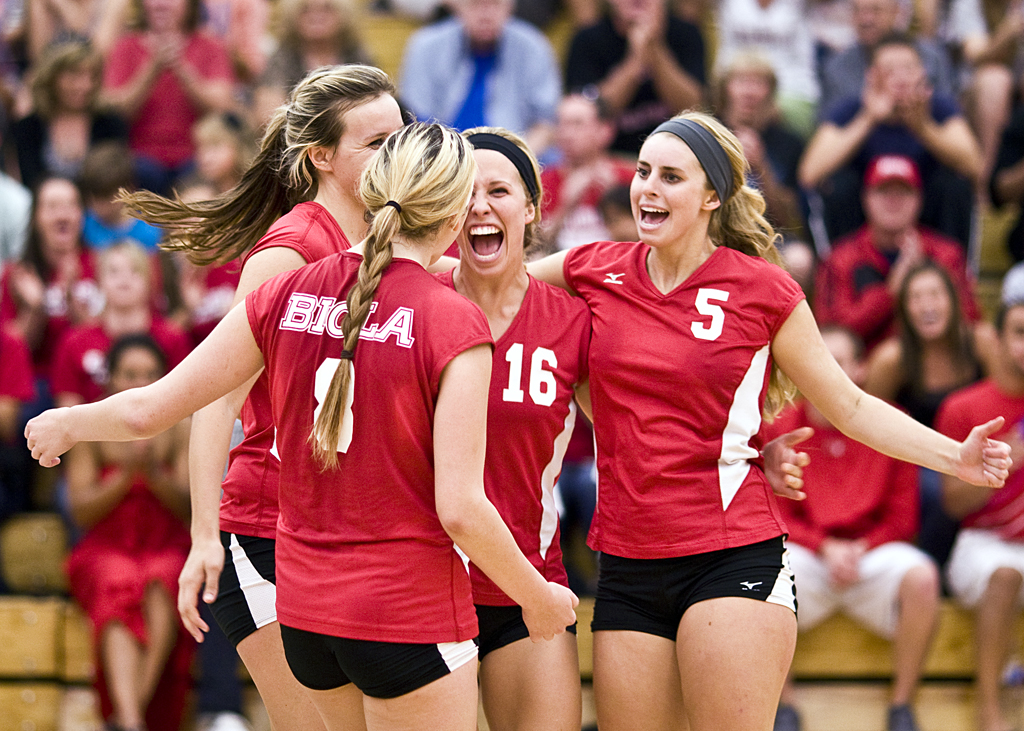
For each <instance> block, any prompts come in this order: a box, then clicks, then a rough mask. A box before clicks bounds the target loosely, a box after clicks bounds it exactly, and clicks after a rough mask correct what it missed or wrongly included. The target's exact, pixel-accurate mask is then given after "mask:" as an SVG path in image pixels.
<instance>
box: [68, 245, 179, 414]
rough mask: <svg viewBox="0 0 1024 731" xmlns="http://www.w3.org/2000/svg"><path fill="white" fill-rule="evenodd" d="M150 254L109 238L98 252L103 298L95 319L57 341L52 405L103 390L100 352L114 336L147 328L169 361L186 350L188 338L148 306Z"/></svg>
mask: <svg viewBox="0 0 1024 731" xmlns="http://www.w3.org/2000/svg"><path fill="white" fill-rule="evenodd" d="M149 267H150V259H149V257H148V256H147V254H146V252H145V251H143V250H142V248H141V247H140V246H139V245H138V244H135V243H134V242H124V243H121V244H115V245H114V246H111V247H110V248H109V249H107V250H106V251H104V252H103V254H101V255H100V258H99V266H98V269H99V282H100V291H101V292H102V293H103V296H104V298H105V300H106V304H105V306H104V308H103V312H102V313H101V314H100V317H99V321H98V322H97V323H95V324H91V325H84V326H80V327H77V328H73V329H72V330H70V331H68V333H67V334H66V335H65V336H64V338H63V340H62V341H61V343H60V345H59V346H58V347H57V352H56V356H55V358H54V363H53V373H52V376H51V382H50V385H51V388H52V390H53V395H54V400H55V402H56V404H57V405H58V406H74V405H75V404H81V403H88V402H90V401H95V400H97V399H99V398H100V397H101V396H103V394H104V393H105V390H106V385H107V369H106V356H107V351H108V350H109V349H110V346H111V344H112V343H113V341H114V340H116V339H117V338H120V337H122V336H124V335H129V334H135V333H147V334H149V335H150V336H151V337H152V338H153V340H155V341H156V343H157V345H159V346H160V349H161V350H163V351H164V353H166V354H167V361H168V364H169V366H170V367H174V366H175V365H177V364H178V363H180V362H181V361H182V360H184V358H185V356H186V355H188V353H189V350H190V349H191V341H190V340H189V338H188V336H187V335H186V334H185V333H184V332H182V331H181V329H179V328H178V327H176V326H175V325H173V324H171V323H170V322H168V321H167V320H165V319H163V318H162V317H160V316H159V315H157V314H155V313H154V312H153V310H152V307H151V306H150V291H149V288H150V281H151V275H150V271H149Z"/></svg>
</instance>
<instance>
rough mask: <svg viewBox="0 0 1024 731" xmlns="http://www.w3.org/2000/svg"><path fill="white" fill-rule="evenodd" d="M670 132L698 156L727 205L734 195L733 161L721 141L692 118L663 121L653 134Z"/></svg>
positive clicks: (698, 160) (712, 185)
mask: <svg viewBox="0 0 1024 731" xmlns="http://www.w3.org/2000/svg"><path fill="white" fill-rule="evenodd" d="M659 132H668V133H670V134H674V135H675V136H676V137H678V138H679V139H681V140H682V141H683V142H685V143H686V145H687V147H689V148H690V149H691V150H693V154H694V155H696V156H697V162H699V163H700V166H701V167H702V168H704V173H705V174H706V175H707V176H708V181H709V182H710V183H711V187H712V188H714V189H715V192H716V193H718V200H720V201H721V202H722V205H725V202H726V201H727V200H729V197H730V196H731V195H732V163H731V162H730V161H729V155H728V154H726V152H725V150H724V149H723V148H722V145H721V143H720V142H719V141H718V140H717V139H716V138H715V136H714V135H713V134H711V132H709V131H708V129H707V128H706V127H705V126H704V125H702V124H699V123H697V122H694V121H693V120H692V119H670V120H668V121H667V122H662V123H661V124H659V125H658V126H657V127H655V129H654V131H653V132H651V135H652V136H653V135H656V134H658V133H659Z"/></svg>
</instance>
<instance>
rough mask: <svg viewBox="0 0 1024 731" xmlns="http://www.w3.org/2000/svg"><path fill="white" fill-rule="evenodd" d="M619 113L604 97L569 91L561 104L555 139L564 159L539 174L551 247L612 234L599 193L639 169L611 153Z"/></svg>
mask: <svg viewBox="0 0 1024 731" xmlns="http://www.w3.org/2000/svg"><path fill="white" fill-rule="evenodd" d="M614 139H615V118H614V117H613V116H612V115H611V113H610V111H609V109H608V107H607V105H605V103H604V102H603V101H601V99H599V98H596V97H592V96H585V95H583V94H570V95H568V96H567V97H565V98H564V99H563V100H562V101H561V103H560V104H559V105H558V123H557V127H556V128H555V144H557V145H558V150H559V152H561V154H562V158H561V160H560V161H559V162H558V163H557V164H555V165H550V166H548V167H546V168H545V169H544V172H543V173H541V185H542V187H543V189H544V200H543V201H542V202H541V213H542V214H543V221H544V237H545V239H547V240H548V241H549V242H550V244H551V246H550V248H551V249H571V248H572V247H574V246H579V245H580V244H589V243H590V242H591V241H604V240H607V239H610V238H611V234H610V233H609V231H608V229H607V228H606V227H605V225H604V222H603V221H602V219H601V213H600V211H599V204H600V202H601V197H602V196H603V195H604V194H605V192H606V191H608V190H609V189H610V188H614V187H615V186H617V185H627V186H628V185H629V183H630V181H631V180H632V179H633V173H634V171H635V169H636V166H635V165H632V164H630V163H628V162H626V161H624V160H621V159H619V158H616V157H613V156H612V155H609V154H608V148H609V147H611V144H612V140H614Z"/></svg>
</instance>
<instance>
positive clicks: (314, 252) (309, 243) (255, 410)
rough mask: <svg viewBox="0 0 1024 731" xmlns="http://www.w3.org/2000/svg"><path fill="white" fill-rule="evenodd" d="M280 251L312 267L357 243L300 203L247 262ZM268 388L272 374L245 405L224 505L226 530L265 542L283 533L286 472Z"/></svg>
mask: <svg viewBox="0 0 1024 731" xmlns="http://www.w3.org/2000/svg"><path fill="white" fill-rule="evenodd" d="M277 246H282V247H285V248H287V249H293V250H295V251H297V252H298V253H299V254H300V255H301V256H302V258H303V259H305V260H306V262H307V263H312V262H314V261H319V260H320V259H323V258H325V257H328V256H331V255H332V254H337V253H338V252H341V251H345V250H347V249H348V248H350V247H351V244H350V243H349V241H348V239H347V238H346V237H345V233H344V232H343V231H342V230H341V227H340V226H339V225H338V222H337V221H336V220H335V219H334V216H332V215H331V214H330V212H329V211H328V210H327V209H326V208H324V207H323V206H321V205H320V204H319V203H312V202H310V203H300V204H298V205H297V206H295V207H294V208H293V209H292V210H291V211H289V212H288V213H286V214H285V215H284V216H282V217H281V218H279V219H278V220H277V221H276V222H275V223H274V225H273V226H271V227H270V230H269V231H267V233H266V234H265V235H264V236H263V238H262V239H260V240H259V241H258V242H257V243H256V245H255V246H254V247H252V249H250V250H249V253H248V254H246V256H245V261H248V260H249V258H250V257H251V256H252V255H253V254H255V253H256V252H258V251H263V250H264V249H271V248H274V247H277ZM243 266H244V262H243ZM341 299H344V297H342V298H341ZM267 389H268V383H267V374H266V373H262V374H260V377H259V378H257V379H256V382H255V383H254V384H253V385H252V388H251V389H250V390H249V397H248V398H247V399H246V400H245V404H244V405H243V406H242V413H241V419H242V430H243V432H244V434H245V438H244V439H243V440H242V442H241V443H240V444H238V445H237V446H236V447H235V448H234V449H232V450H231V459H230V462H229V465H228V474H227V477H226V478H225V480H224V493H223V496H222V497H221V503H220V527H221V530H225V531H228V532H229V533H238V534H241V535H245V536H258V537H260V538H273V537H274V533H275V531H276V530H277V482H278V476H279V475H280V472H281V459H280V456H279V454H278V451H277V449H275V447H274V417H273V414H272V413H271V410H270V395H269V393H268V391H267Z"/></svg>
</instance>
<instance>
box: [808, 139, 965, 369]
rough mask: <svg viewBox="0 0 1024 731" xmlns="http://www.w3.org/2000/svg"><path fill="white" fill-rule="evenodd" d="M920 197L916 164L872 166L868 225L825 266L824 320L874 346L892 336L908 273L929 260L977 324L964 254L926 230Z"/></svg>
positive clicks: (820, 294)
mask: <svg viewBox="0 0 1024 731" xmlns="http://www.w3.org/2000/svg"><path fill="white" fill-rule="evenodd" d="M921 198H922V187H921V176H920V174H919V173H918V170H917V166H916V165H914V163H913V161H912V160H910V159H909V158H906V157H900V156H897V155H886V156H883V157H879V158H876V159H875V160H873V161H872V163H871V165H870V166H869V167H868V172H867V176H866V178H865V180H864V194H863V205H864V213H865V215H866V216H867V223H865V224H864V225H863V226H862V227H861V228H860V229H859V230H858V231H856V232H855V233H853V234H851V235H850V236H848V237H847V238H845V239H842V240H840V241H839V242H838V243H837V244H836V246H835V248H834V249H833V250H832V253H831V254H830V255H829V256H828V258H826V259H825V260H824V261H823V262H822V263H821V265H820V266H819V268H818V275H817V283H816V286H815V300H814V310H815V316H816V317H817V318H818V321H819V322H821V323H837V324H840V325H843V326H844V327H847V328H849V329H850V330H852V331H853V332H855V333H857V335H859V336H860V337H861V338H863V339H864V341H865V343H866V344H867V346H868V348H869V349H871V348H874V346H875V345H877V344H878V343H879V342H881V340H882V339H883V338H885V337H888V336H889V335H891V334H892V333H893V325H894V324H895V315H896V312H895V310H896V298H897V295H898V293H899V291H900V288H901V287H902V286H903V281H904V279H905V278H906V276H907V273H908V272H909V271H910V270H911V269H913V268H914V266H916V265H917V264H919V263H920V262H922V261H924V260H931V261H934V262H936V263H937V264H939V265H940V266H942V267H943V268H944V269H945V270H946V272H947V273H948V274H949V276H950V278H951V279H952V280H953V281H954V282H955V283H956V290H957V295H958V297H959V299H960V302H961V303H962V305H963V308H964V313H965V315H966V316H967V319H968V320H969V321H970V322H974V321H976V320H977V319H978V307H977V304H976V302H975V300H974V290H973V287H972V285H971V283H970V281H969V280H968V278H967V263H966V260H965V257H964V250H963V248H962V247H960V246H959V245H958V244H957V243H956V242H955V241H953V240H951V239H949V238H946V237H944V236H941V235H939V234H937V233H935V232H934V231H929V230H928V229H926V228H923V227H922V226H920V225H919V221H918V214H919V213H920V210H921Z"/></svg>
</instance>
